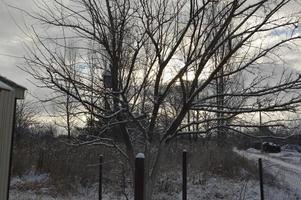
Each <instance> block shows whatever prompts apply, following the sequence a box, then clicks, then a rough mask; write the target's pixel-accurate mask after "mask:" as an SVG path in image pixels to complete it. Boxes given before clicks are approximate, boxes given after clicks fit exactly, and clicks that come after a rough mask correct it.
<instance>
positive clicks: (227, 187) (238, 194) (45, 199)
mask: <svg viewBox="0 0 301 200" xmlns="http://www.w3.org/2000/svg"><path fill="white" fill-rule="evenodd" d="M258 185H259V184H258V182H257V181H239V180H227V179H224V178H221V177H211V178H209V179H208V180H207V182H206V183H204V184H197V183H192V182H190V184H189V185H188V199H190V200H199V199H201V200H208V199H209V200H219V199H226V200H258V199H259V186H258ZM176 186H177V187H178V188H179V190H178V191H177V192H165V193H163V192H161V193H158V194H156V195H155V197H154V199H156V200H176V199H179V200H180V199H181V192H180V188H181V185H180V182H179V183H177V185H176ZM44 191H47V189H44ZM267 196H269V197H270V198H268V199H267V200H269V199H270V200H287V199H296V200H297V199H298V197H296V196H295V195H293V194H291V193H290V191H287V190H280V189H279V188H274V187H268V194H267ZM10 199H12V200H55V199H57V200H71V199H72V200H87V199H89V200H98V196H97V186H96V187H94V188H90V189H83V188H80V189H79V191H78V194H70V195H67V196H64V197H62V196H51V195H47V194H43V191H31V190H28V191H20V190H16V189H13V190H12V191H11V192H10ZM109 199H111V200H126V198H124V197H118V198H117V197H116V195H115V194H106V195H104V198H103V200H109ZM129 199H133V198H131V197H129Z"/></svg>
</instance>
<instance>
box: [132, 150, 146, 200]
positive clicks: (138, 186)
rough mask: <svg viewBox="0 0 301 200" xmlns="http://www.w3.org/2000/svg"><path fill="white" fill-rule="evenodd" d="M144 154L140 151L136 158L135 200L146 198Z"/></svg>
mask: <svg viewBox="0 0 301 200" xmlns="http://www.w3.org/2000/svg"><path fill="white" fill-rule="evenodd" d="M144 159H145V157H144V154H143V153H138V154H137V155H136V160H135V197H134V200H143V199H144Z"/></svg>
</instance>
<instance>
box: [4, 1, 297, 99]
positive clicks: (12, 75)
mask: <svg viewBox="0 0 301 200" xmlns="http://www.w3.org/2000/svg"><path fill="white" fill-rule="evenodd" d="M298 1H300V0H297V2H298ZM9 5H12V6H16V7H19V8H21V9H24V10H26V11H29V12H32V11H33V9H34V7H35V6H34V2H33V0H0V27H1V29H0V63H1V65H0V75H2V76H5V77H7V78H9V79H11V80H13V81H14V82H16V83H18V84H20V85H22V86H24V87H26V88H27V89H28V91H29V93H30V94H33V95H34V96H38V95H39V96H43V95H44V94H46V93H47V92H48V91H46V90H43V89H38V88H36V87H35V86H34V84H33V83H32V82H34V80H33V79H32V78H31V76H30V75H28V74H27V73H26V72H24V71H22V70H21V69H20V68H19V67H18V66H21V65H22V64H24V60H23V59H22V56H24V55H25V50H24V49H25V46H24V43H26V42H28V37H26V35H25V34H24V33H23V32H22V30H21V28H20V27H24V24H28V25H31V24H32V23H33V21H32V20H30V18H29V17H26V15H25V13H22V12H21V11H20V10H17V9H14V8H11V7H10V6H9ZM294 5H297V4H294ZM298 6H301V5H300V4H298ZM295 8H296V7H294V6H288V7H287V8H286V9H285V10H283V12H287V13H290V12H291V11H292V10H293V9H295ZM300 32H301V30H300ZM299 44H300V46H301V42H299ZM300 46H299V47H297V46H295V48H294V51H293V52H290V53H289V54H288V53H287V52H282V53H283V55H284V56H283V59H284V60H285V61H286V65H287V66H288V67H293V68H294V69H296V70H298V71H300V73H301V56H300V55H301V47H300ZM28 96H29V97H28V98H32V97H30V95H28Z"/></svg>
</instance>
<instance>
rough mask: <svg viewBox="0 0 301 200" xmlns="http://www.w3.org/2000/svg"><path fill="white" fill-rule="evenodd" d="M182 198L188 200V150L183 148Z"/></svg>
mask: <svg viewBox="0 0 301 200" xmlns="http://www.w3.org/2000/svg"><path fill="white" fill-rule="evenodd" d="M182 164H183V166H182V199H183V200H187V151H186V150H183V159H182Z"/></svg>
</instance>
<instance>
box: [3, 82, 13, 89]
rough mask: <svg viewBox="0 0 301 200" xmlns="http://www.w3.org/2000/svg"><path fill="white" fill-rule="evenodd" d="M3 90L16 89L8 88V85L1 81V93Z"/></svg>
mask: <svg viewBox="0 0 301 200" xmlns="http://www.w3.org/2000/svg"><path fill="white" fill-rule="evenodd" d="M1 90H6V91H13V90H14V89H13V88H11V87H10V86H8V85H7V84H5V83H3V82H2V81H0V91H1Z"/></svg>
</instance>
